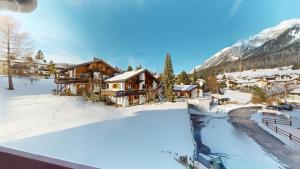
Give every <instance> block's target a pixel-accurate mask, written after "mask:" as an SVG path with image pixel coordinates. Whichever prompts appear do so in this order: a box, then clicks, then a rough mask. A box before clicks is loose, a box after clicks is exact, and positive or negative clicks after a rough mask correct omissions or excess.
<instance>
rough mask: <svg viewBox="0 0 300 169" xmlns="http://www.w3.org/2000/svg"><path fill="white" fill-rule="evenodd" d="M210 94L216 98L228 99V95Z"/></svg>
mask: <svg viewBox="0 0 300 169" xmlns="http://www.w3.org/2000/svg"><path fill="white" fill-rule="evenodd" d="M210 96H211V97H214V98H216V99H229V97H228V96H225V95H220V94H211V95H210Z"/></svg>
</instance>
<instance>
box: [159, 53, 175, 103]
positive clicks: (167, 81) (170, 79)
mask: <svg viewBox="0 0 300 169" xmlns="http://www.w3.org/2000/svg"><path fill="white" fill-rule="evenodd" d="M162 83H163V87H164V96H165V97H166V99H167V100H168V101H173V100H174V92H173V86H174V83H175V76H174V71H173V65H172V60H171V56H170V53H167V55H166V60H165V67H164V73H163V77H162Z"/></svg>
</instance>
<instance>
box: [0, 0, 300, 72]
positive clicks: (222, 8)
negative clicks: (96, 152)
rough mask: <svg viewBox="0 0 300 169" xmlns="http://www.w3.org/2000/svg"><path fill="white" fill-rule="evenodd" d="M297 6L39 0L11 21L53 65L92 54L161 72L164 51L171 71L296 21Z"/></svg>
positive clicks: (262, 1) (264, 0)
mask: <svg viewBox="0 0 300 169" xmlns="http://www.w3.org/2000/svg"><path fill="white" fill-rule="evenodd" d="M299 6H300V1H299V0H39V6H38V9H37V10H36V11H34V12H33V13H30V14H16V13H11V12H6V11H5V12H3V11H2V12H0V14H1V15H12V16H13V17H15V18H16V19H17V20H19V21H20V22H21V25H22V27H23V29H24V30H26V31H27V32H29V33H30V34H31V36H32V38H33V39H34V40H35V44H36V45H35V46H36V49H41V50H43V51H44V53H45V55H46V57H47V58H48V59H53V60H54V61H56V62H70V63H80V62H84V61H89V60H91V59H92V58H93V57H94V56H97V57H100V58H103V59H105V60H107V61H108V62H109V63H111V64H112V65H117V66H118V67H121V68H124V69H126V67H127V65H128V64H131V65H132V66H136V65H138V64H141V65H142V66H143V67H146V68H149V69H150V70H152V71H156V72H161V71H162V70H163V63H164V58H165V55H166V53H167V52H170V53H171V56H172V60H173V64H174V69H175V72H176V73H179V72H180V71H182V70H186V71H190V70H192V69H193V67H194V66H196V65H198V64H200V63H202V62H203V61H205V59H207V58H209V57H210V56H212V55H213V54H215V53H216V52H218V51H219V50H221V49H222V48H224V47H227V46H229V45H232V44H233V43H235V42H236V41H238V40H242V39H247V38H248V37H249V36H251V35H254V34H256V33H258V32H260V31H261V30H263V29H264V28H267V27H271V26H275V25H277V24H278V23H280V22H281V21H282V20H285V19H291V18H297V17H300V10H299Z"/></svg>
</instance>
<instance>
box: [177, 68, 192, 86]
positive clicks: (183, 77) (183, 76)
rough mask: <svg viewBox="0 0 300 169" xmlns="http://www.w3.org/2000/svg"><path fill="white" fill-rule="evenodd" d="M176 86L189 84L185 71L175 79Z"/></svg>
mask: <svg viewBox="0 0 300 169" xmlns="http://www.w3.org/2000/svg"><path fill="white" fill-rule="evenodd" d="M177 84H184V85H189V84H190V79H189V76H188V74H187V73H186V72H185V71H182V72H181V73H180V74H179V76H178V79H177Z"/></svg>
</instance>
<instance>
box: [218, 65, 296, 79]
mask: <svg viewBox="0 0 300 169" xmlns="http://www.w3.org/2000/svg"><path fill="white" fill-rule="evenodd" d="M299 74H300V70H292V66H287V67H279V68H274V69H257V70H246V71H242V72H231V73H225V74H220V75H218V76H217V78H218V79H222V78H223V76H224V75H225V76H226V78H228V79H242V78H248V79H253V78H261V77H275V76H295V75H299Z"/></svg>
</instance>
